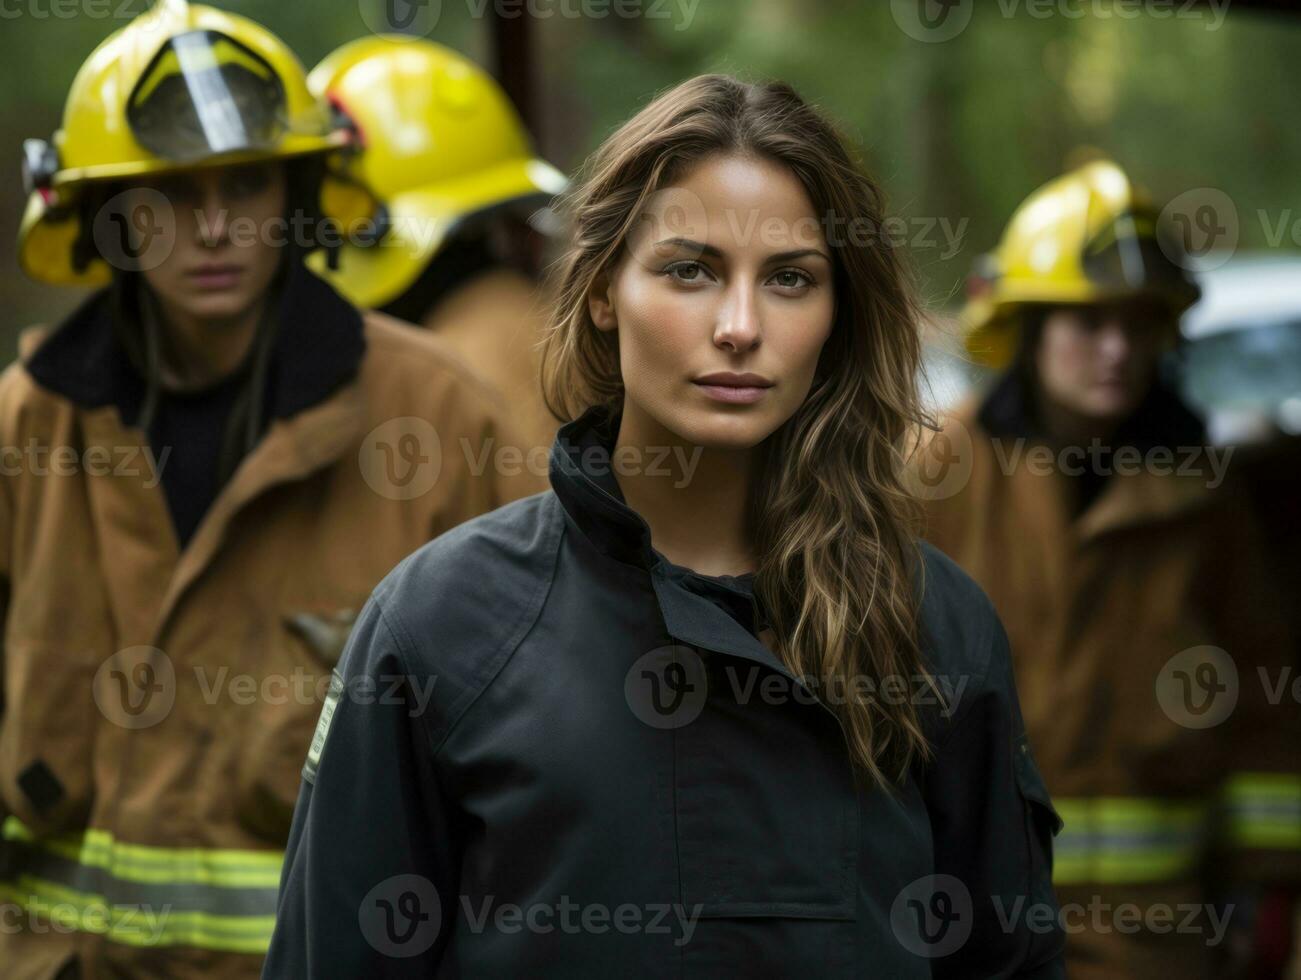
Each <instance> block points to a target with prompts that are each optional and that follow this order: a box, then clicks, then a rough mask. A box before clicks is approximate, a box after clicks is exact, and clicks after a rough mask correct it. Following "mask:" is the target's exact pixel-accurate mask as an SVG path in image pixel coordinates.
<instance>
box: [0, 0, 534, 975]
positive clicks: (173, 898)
mask: <svg viewBox="0 0 1301 980" xmlns="http://www.w3.org/2000/svg"><path fill="white" fill-rule="evenodd" d="M349 138H350V137H349V134H348V132H347V131H346V130H344V129H343V128H341V127H338V126H336V125H335V124H334V123H333V122H332V114H331V112H330V110H329V108H328V106H326V105H325V104H324V103H322V102H320V101H319V100H317V99H315V98H314V97H313V96H312V95H311V93H310V91H309V89H308V87H307V80H306V73H305V71H304V69H303V67H302V66H301V64H300V63H299V62H298V60H297V59H296V58H295V56H294V55H293V54H292V53H291V51H290V50H289V49H288V48H287V47H286V46H285V45H284V44H283V43H282V42H281V41H280V40H279V39H278V38H276V37H275V36H273V35H272V34H270V33H269V32H268V31H266V30H265V29H263V28H262V27H261V26H259V25H257V24H255V23H253V22H251V21H249V20H247V19H245V18H242V17H238V16H234V15H230V14H226V13H223V12H220V11H218V10H214V9H212V8H210V7H204V6H192V7H191V6H187V5H186V4H185V3H184V2H181V0H163V2H162V3H160V4H158V5H157V6H155V7H153V8H152V9H150V10H149V11H148V12H146V13H145V14H143V15H142V16H141V17H139V18H137V19H136V20H134V21H132V22H131V23H130V24H128V25H127V26H126V27H124V28H123V29H121V30H119V31H117V32H115V33H114V34H113V35H112V36H111V37H109V38H108V39H107V40H106V41H105V42H104V43H103V44H101V45H100V46H99V47H98V48H97V49H96V50H95V51H94V53H93V54H92V55H91V56H90V57H89V59H88V60H87V61H86V62H85V64H84V66H83V67H82V69H81V70H80V72H79V73H78V74H77V76H76V79H75V81H74V82H73V85H72V88H71V91H70V94H69V96H68V100H67V105H66V109H65V113H64V117H63V123H62V128H61V129H60V130H59V132H58V133H56V134H55V137H54V140H53V143H52V144H46V143H43V142H41V141H30V142H29V144H28V146H27V151H28V153H27V157H28V168H27V175H28V179H29V181H30V191H31V196H30V200H29V206H28V210H27V213H26V216H25V218H24V221H23V224H22V228H21V232H20V243H19V248H20V252H21V261H22V264H23V267H24V269H25V270H26V271H27V273H28V274H30V275H31V276H33V277H35V278H36V279H39V280H42V281H46V282H50V283H56V284H61V285H84V286H92V285H95V286H102V287H103V288H101V289H99V290H98V291H96V292H95V293H94V294H93V295H92V296H91V297H90V298H89V299H88V300H87V301H86V302H84V303H83V304H82V305H81V306H80V307H79V308H78V309H77V310H76V311H75V312H74V313H72V314H71V315H70V316H69V317H68V318H67V319H66V320H65V321H64V322H62V323H61V324H59V325H58V326H57V328H56V329H53V330H42V329H40V328H35V329H34V331H33V330H29V331H27V332H26V333H25V334H24V337H23V340H22V342H21V345H20V346H21V348H22V354H21V357H20V361H19V362H18V363H15V364H13V365H11V366H10V367H9V369H8V370H7V371H6V372H5V373H4V375H3V378H0V444H2V445H3V446H5V447H9V448H8V449H7V450H6V452H8V453H11V454H12V453H14V452H17V453H19V454H20V457H19V458H13V456H12V455H11V456H10V457H7V458H6V460H5V462H6V466H5V467H4V471H3V476H2V477H0V563H3V564H0V580H2V581H3V586H4V592H5V594H6V596H7V604H6V606H5V622H4V651H3V696H4V699H3V714H2V715H0V820H2V821H3V839H2V840H0V900H2V901H3V902H4V903H6V904H5V907H6V909H9V910H14V909H18V910H21V918H20V920H19V921H17V922H15V921H14V920H13V919H12V918H11V917H9V916H7V917H6V921H5V928H4V929H2V930H0V973H3V975H4V977H5V978H6V980H49V978H54V977H60V978H66V977H78V976H96V977H108V976H114V977H119V976H130V977H159V978H162V977H166V978H169V980H179V978H197V977H204V978H213V977H218V978H220V977H248V978H252V977H257V976H258V975H259V972H260V967H261V962H262V959H263V954H264V952H265V949H266V946H267V943H268V940H269V938H270V936H271V932H272V926H273V914H274V910H275V900H276V889H277V885H278V882H279V877H280V865H281V862H282V856H283V855H282V848H283V845H284V843H285V840H286V835H287V832H288V829H289V823H290V818H291V816H292V813H293V807H294V802H295V799H296V797H297V793H298V785H299V775H300V771H301V767H302V765H303V761H304V759H305V758H306V757H307V753H308V749H309V742H310V738H311V734H312V731H313V728H314V726H315V724H316V720H317V716H318V714H319V712H320V703H321V700H322V696H323V693H324V691H323V688H324V686H325V685H327V684H328V680H329V674H330V671H331V669H332V667H333V665H334V662H335V661H336V660H337V658H338V656H339V654H340V653H341V650H342V647H343V643H344V640H345V638H346V636H347V633H348V630H349V628H350V625H351V622H352V619H353V617H354V616H355V615H356V612H357V611H358V610H359V609H360V608H361V606H362V604H363V603H364V602H365V600H366V598H367V596H368V595H369V593H370V590H371V588H372V587H373V586H374V585H375V583H376V582H378V581H379V580H380V578H381V577H382V576H383V575H384V574H385V573H387V572H388V571H389V570H390V569H391V568H392V567H393V566H394V564H396V563H397V562H398V561H399V560H401V559H402V558H403V557H404V556H406V555H407V554H408V553H409V552H411V551H413V550H414V549H415V548H417V547H418V546H419V545H420V544H422V543H423V542H425V541H426V540H428V539H429V538H431V537H432V536H435V535H437V534H439V533H441V532H442V531H444V530H446V529H448V528H450V527H452V526H454V525H456V524H458V523H460V522H461V521H464V520H466V519H469V518H470V517H473V516H475V515H477V514H480V513H482V512H484V511H487V510H490V509H492V508H493V507H495V506H497V505H498V504H500V503H503V502H505V500H506V499H507V498H508V497H509V496H510V495H511V494H512V493H514V490H512V489H511V487H512V481H511V480H509V479H501V480H498V478H496V477H495V476H494V474H495V472H496V469H495V468H493V467H492V466H491V465H490V466H489V467H488V468H487V469H486V470H483V469H479V468H477V466H476V454H478V453H479V450H480V447H483V446H485V445H488V444H489V443H490V441H491V440H500V439H502V438H503V436H504V434H505V432H506V430H504V429H503V428H502V426H503V425H508V423H505V422H503V420H502V408H503V406H502V405H501V404H500V403H499V402H498V401H497V399H496V397H495V395H494V393H493V390H492V389H491V387H490V386H489V385H487V384H486V383H485V382H483V381H482V380H480V379H478V378H477V377H476V376H475V375H473V374H472V373H471V372H468V371H467V370H465V368H464V366H463V364H462V362H461V360H460V359H459V358H458V357H457V356H456V355H454V354H452V353H450V352H449V351H448V350H447V349H446V348H445V346H444V345H443V344H442V343H441V342H440V341H438V340H437V339H436V338H434V337H432V336H429V335H425V334H421V333H418V332H416V331H414V330H412V329H410V327H409V326H407V325H405V324H399V323H397V322H396V321H394V320H392V319H390V318H387V317H384V316H382V315H378V314H367V315H365V316H363V315H362V314H361V313H359V312H358V311H357V309H356V308H355V307H353V306H352V305H351V304H350V303H348V302H347V301H346V300H344V299H343V298H342V297H340V296H339V295H338V293H336V292H335V290H334V289H333V288H331V287H330V286H329V285H327V284H326V283H325V282H323V281H322V280H321V279H320V278H318V277H317V276H316V275H314V274H313V273H311V272H310V271H308V269H307V268H306V266H305V264H304V259H305V255H306V254H307V253H308V252H310V251H311V250H312V249H313V248H314V247H315V246H317V245H319V244H320V243H321V242H323V241H325V240H326V239H327V238H329V237H330V236H329V235H326V234H325V231H326V230H328V229H330V228H333V229H334V238H335V240H336V241H337V240H338V238H339V236H340V234H341V232H342V230H343V229H344V228H345V227H347V226H349V222H355V221H357V220H360V219H361V217H363V216H365V215H367V214H368V213H369V210H370V207H371V205H370V201H371V199H370V197H369V195H367V194H365V193H364V192H362V191H360V189H359V188H357V187H355V186H354V185H351V184H350V183H348V182H347V180H346V179H344V178H341V177H340V176H338V174H337V173H335V172H334V170H332V164H331V161H332V160H333V158H334V155H335V154H338V153H340V152H344V153H346V152H347V151H348V146H349ZM327 218H328V219H329V220H331V221H332V222H333V224H331V225H327V224H326V223H325V222H326V219H327ZM241 224H242V225H243V227H242V229H241V227H240V226H241ZM514 438H516V437H514V436H513V435H511V436H510V439H514ZM380 694H382V692H372V695H373V696H379V695H380Z"/></svg>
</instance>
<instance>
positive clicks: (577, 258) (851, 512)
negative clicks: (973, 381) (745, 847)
mask: <svg viewBox="0 0 1301 980" xmlns="http://www.w3.org/2000/svg"><path fill="white" fill-rule="evenodd" d="M718 153H726V154H742V155H748V156H757V157H761V158H766V159H769V160H773V161H776V162H777V163H780V164H783V165H785V166H786V167H788V168H789V169H790V170H791V172H792V173H794V174H795V176H796V177H797V178H798V179H799V181H800V182H801V184H802V185H803V187H804V190H805V191H806V193H807V194H808V196H809V199H810V200H811V201H812V203H813V205H814V209H815V213H816V214H817V215H821V216H828V217H830V216H841V220H840V221H838V222H837V223H836V226H834V227H829V226H828V225H827V224H825V223H824V233H825V235H826V238H827V243H828V245H830V246H831V251H832V258H833V262H834V265H835V269H834V275H833V282H834V291H835V300H836V303H835V309H836V313H835V321H834V324H833V326H832V330H831V333H830V335H829V337H828V339H827V342H826V344H825V346H824V347H823V350H822V353H821V356H820V359H819V365H818V370H817V373H816V375H815V380H814V384H813V388H812V390H811V391H810V393H809V396H808V398H807V399H806V400H805V402H804V404H803V405H802V406H801V407H800V408H799V410H798V411H797V412H796V413H795V414H794V415H793V416H792V417H791V418H790V419H789V420H787V421H786V422H785V423H783V425H782V426H781V427H780V428H779V429H778V430H777V431H776V432H774V433H773V434H772V435H771V436H769V437H768V439H767V440H765V443H766V445H765V450H766V451H765V452H764V454H763V463H762V465H761V468H760V474H759V478H758V479H757V480H756V481H755V484H754V487H753V489H752V493H751V497H750V500H749V503H748V513H747V519H748V522H749V526H750V528H751V529H752V533H753V534H754V543H755V545H756V548H755V550H756V553H757V554H758V556H759V559H758V568H757V570H756V573H755V593H756V598H757V599H758V600H759V602H760V604H761V606H762V608H763V609H764V610H765V612H766V613H767V616H768V619H769V621H770V623H771V625H772V628H773V631H774V633H775V637H776V648H777V653H778V655H779V656H780V658H781V659H782V661H783V662H784V663H785V664H786V665H787V666H788V667H789V668H790V670H791V671H792V673H794V674H795V675H796V676H797V677H812V678H816V679H817V680H818V682H819V683H820V684H823V685H827V686H828V687H830V689H832V690H836V691H838V692H851V691H854V690H856V687H855V685H854V684H853V681H854V679H855V678H859V677H867V678H871V679H872V680H873V681H875V682H877V683H878V684H879V682H880V681H882V680H883V679H885V678H887V677H901V678H905V679H907V680H911V679H912V678H914V677H923V678H925V679H926V682H927V684H928V685H930V686H931V687H932V688H933V684H932V683H931V679H930V675H929V674H928V672H927V670H926V667H925V665H924V663H923V657H922V653H921V645H920V642H919V637H918V633H919V626H918V621H919V616H918V606H919V596H918V581H919V580H918V579H916V578H915V577H914V576H915V575H916V573H917V571H918V566H919V563H918V562H917V552H916V544H915V536H914V534H913V529H914V527H915V517H916V515H915V511H914V508H913V501H912V499H911V497H910V496H909V494H908V493H907V492H906V491H905V489H904V486H903V483H902V481H901V471H902V466H903V457H902V454H903V452H904V447H905V439H906V437H907V436H908V434H909V433H910V432H913V431H915V429H914V425H915V424H917V423H921V422H923V421H924V416H923V413H922V410H921V408H920V403H919V398H918V392H917V381H916V378H917V372H918V368H919V362H920V359H921V340H920V337H919V333H918V322H919V320H918V309H917V306H916V300H915V293H914V288H913V282H912V278H911V275H910V274H909V272H908V270H907V267H906V265H905V264H904V262H903V261H902V258H901V256H900V255H899V253H898V251H897V250H896V249H894V248H892V247H891V245H890V244H889V243H888V242H886V241H884V240H883V239H882V236H881V235H879V234H869V235H863V234H858V235H844V233H843V230H842V231H841V232H840V233H839V234H833V232H834V230H835V227H842V228H843V226H844V225H845V224H846V223H847V222H846V220H845V219H848V220H852V221H854V222H856V227H857V228H859V229H860V230H861V229H877V230H879V229H880V228H881V227H882V221H883V219H884V204H883V200H882V196H881V192H880V190H879V189H878V188H877V186H876V185H875V184H874V183H873V182H872V180H871V179H870V178H869V177H867V176H866V174H865V173H864V172H863V169H862V168H861V166H859V165H858V163H857V162H856V161H855V159H854V158H853V156H852V155H851V153H850V152H849V150H848V148H847V144H846V142H845V140H844V139H843V138H842V137H841V136H840V135H839V134H838V133H837V131H836V130H835V128H834V127H833V126H832V125H831V124H830V123H829V122H828V121H827V119H826V118H824V117H823V116H822V115H821V113H819V112H818V111H817V110H816V109H814V108H813V107H812V106H810V105H809V104H808V103H806V102H805V101H804V100H803V99H802V98H800V96H799V95H798V94H796V92H795V91H794V90H793V89H792V88H791V87H790V86H788V85H785V84H783V83H780V82H768V83H762V84H750V83H746V82H742V81H739V80H737V79H735V78H731V77H729V76H726V75H702V76H700V77H697V78H693V79H691V80H689V81H686V82H683V83H682V84H680V85H678V86H677V87H675V88H673V89H672V90H670V91H668V92H665V93H664V94H662V95H660V96H659V97H658V98H656V99H655V100H654V101H653V102H651V103H650V104H649V105H648V106H646V107H645V108H644V109H642V110H641V111H640V112H638V113H637V114H636V115H635V116H634V117H633V118H632V119H630V120H629V121H628V122H627V123H625V124H624V125H623V126H622V127H621V128H620V129H619V130H618V131H617V132H615V133H614V134H613V135H611V136H610V137H609V138H608V139H607V140H606V141H605V142H604V143H603V144H602V145H601V147H600V148H599V149H598V150H597V151H596V152H595V153H594V154H593V155H592V156H591V158H590V159H589V160H588V161H587V163H586V165H585V167H584V169H583V172H582V173H581V174H580V178H579V180H577V181H576V182H575V184H574V185H573V188H572V189H571V191H570V192H569V194H568V195H567V196H566V198H565V199H564V201H563V202H562V204H563V210H564V211H565V212H566V213H567V215H568V217H569V218H570V220H571V221H572V225H573V228H572V236H573V237H572V240H571V244H570V246H569V249H568V251H567V252H566V254H564V255H563V256H562V257H561V259H560V260H559V262H558V263H557V266H556V276H557V280H558V281H557V283H556V288H557V305H556V307H555V312H554V314H553V316H552V319H551V323H550V326H549V329H548V331H547V335H546V338H545V340H544V342H543V364H542V386H543V393H544V396H545V398H546V401H547V405H548V407H549V408H550V409H551V411H552V412H553V413H554V414H555V415H556V416H557V417H558V418H561V419H572V418H576V417H578V416H579V415H581V414H582V413H583V412H584V411H585V410H586V409H588V408H590V407H592V406H594V405H605V406H607V407H608V408H609V409H610V410H612V411H616V412H617V411H619V410H621V408H622V404H623V398H624V386H623V381H622V377H621V374H620V368H619V347H618V334H617V331H609V332H603V331H600V330H597V329H596V326H595V324H594V323H593V322H592V320H591V317H590V314H589V312H588V305H587V298H588V294H589V293H590V292H591V290H592V287H593V283H594V282H595V281H596V279H597V278H598V276H599V275H600V274H601V273H603V272H608V271H610V270H611V269H612V268H613V266H614V265H615V264H616V263H617V262H618V260H619V258H620V256H621V254H622V251H623V249H624V248H625V244H626V241H627V239H628V236H629V233H630V232H631V231H632V229H633V228H634V226H635V224H636V222H637V220H638V218H639V216H640V215H641V214H642V212H643V208H644V207H645V206H646V204H647V201H648V199H649V198H650V196H651V195H652V194H654V193H655V192H656V191H657V190H660V189H662V188H665V187H668V186H671V185H672V184H673V183H674V182H675V181H676V180H678V179H680V178H681V177H682V176H683V175H684V174H685V173H686V172H687V170H688V169H689V168H690V167H692V166H693V165H694V164H696V163H698V162H699V161H701V160H702V159H704V158H705V157H707V156H711V155H713V154H718ZM824 220H825V219H824ZM842 239H843V240H842ZM833 685H834V686H833ZM876 689H877V690H879V687H878V688H876ZM909 689H910V690H911V689H912V688H911V685H910V686H909ZM834 700H835V701H837V702H838V703H829V704H828V706H829V707H831V708H832V710H833V711H834V712H835V713H836V714H837V716H838V717H839V719H840V722H841V727H842V729H843V730H844V733H845V737H846V740H847V742H848V746H849V750H850V753H851V755H852V756H853V759H854V761H855V763H856V764H857V766H858V768H859V769H860V770H861V771H862V772H864V773H865V774H867V776H868V777H869V778H870V779H871V780H872V781H873V782H875V783H877V784H879V785H882V786H888V785H890V784H892V783H893V782H894V781H896V780H899V781H902V779H903V778H904V776H905V775H906V772H907V770H908V768H909V766H910V765H911V764H912V763H913V762H914V761H916V760H919V759H924V758H927V757H928V756H929V751H930V750H929V746H928V744H927V741H926V737H925V735H924V732H923V727H922V724H921V722H920V719H919V715H918V711H917V706H916V704H914V703H913V702H912V701H911V699H907V698H905V699H902V700H904V701H905V703H903V704H890V703H885V702H882V701H880V700H878V699H876V698H872V697H869V698H866V699H862V698H860V699H850V698H849V697H844V696H842V697H837V698H836V699H834ZM824 701H830V699H826V698H824Z"/></svg>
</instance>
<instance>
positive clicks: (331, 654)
mask: <svg viewBox="0 0 1301 980" xmlns="http://www.w3.org/2000/svg"><path fill="white" fill-rule="evenodd" d="M358 608H360V607H359V606H348V607H344V608H334V609H327V610H306V609H295V610H290V611H286V612H284V613H283V614H282V615H281V616H280V618H279V622H278V623H277V624H276V625H275V627H273V630H272V631H273V632H274V633H275V634H276V639H275V643H274V644H273V650H272V658H271V660H272V661H273V663H272V664H269V665H268V668H267V670H268V674H269V675H270V674H271V673H273V672H274V673H275V674H276V676H274V677H272V678H271V682H270V683H265V684H264V691H265V692H266V696H264V697H263V698H262V699H261V700H260V702H259V704H258V706H257V710H256V711H255V712H254V713H253V716H252V718H251V725H250V726H249V728H248V729H247V730H245V731H244V732H243V733H242V736H241V737H242V739H243V742H244V746H243V749H242V751H241V753H240V758H239V772H238V775H237V790H238V796H239V799H238V811H239V812H238V816H239V820H240V823H241V824H243V825H244V826H245V827H246V828H247V829H249V830H251V831H252V832H253V833H255V834H257V835H258V836H259V837H262V838H263V839H265V840H268V841H270V842H273V843H277V844H283V843H284V841H285V840H286V839H287V838H288V836H289V826H290V824H291V823H292V821H293V815H294V806H295V804H296V803H297V801H298V790H299V782H300V779H301V775H302V771H303V763H304V761H305V760H306V759H307V753H308V749H309V748H310V746H311V741H312V733H313V732H314V731H315V729H316V723H317V720H318V719H319V717H320V714H321V706H322V704H323V703H324V700H325V695H326V693H327V691H328V688H329V684H330V674H331V671H332V670H333V669H334V667H335V666H336V665H337V664H338V661H339V657H340V655H341V654H342V653H343V648H344V645H345V644H346V642H347V639H348V636H349V634H350V632H351V630H352V625H353V622H354V621H355V620H356V618H357V609H358Z"/></svg>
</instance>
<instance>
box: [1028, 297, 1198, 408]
mask: <svg viewBox="0 0 1301 980" xmlns="http://www.w3.org/2000/svg"><path fill="white" fill-rule="evenodd" d="M1173 331H1174V324H1173V323H1172V322H1171V320H1170V315H1169V313H1168V312H1167V311H1166V310H1165V308H1164V307H1162V306H1160V305H1159V304H1155V303H1153V302H1152V301H1150V300H1129V301H1125V302H1118V303H1098V304H1090V305H1088V306H1083V307H1061V308H1058V309H1055V310H1053V311H1052V312H1050V313H1049V314H1048V316H1047V318H1046V319H1045V320H1044V326H1043V332H1042V334H1041V335H1040V339H1039V344H1038V348H1037V350H1036V352H1035V367H1036V373H1037V375H1038V378H1039V384H1040V387H1041V389H1042V391H1043V394H1044V395H1045V396H1046V397H1047V398H1049V399H1051V400H1052V401H1053V402H1055V403H1056V404H1057V405H1058V406H1060V407H1061V408H1064V409H1066V410H1068V411H1070V412H1072V413H1074V414H1076V415H1079V416H1082V417H1084V418H1087V419H1093V420H1097V421H1100V422H1106V423H1115V422H1119V421H1121V420H1123V419H1124V418H1125V417H1127V416H1128V415H1130V414H1131V413H1132V412H1133V411H1134V410H1135V409H1136V408H1137V407H1138V405H1139V403H1140V402H1141V401H1142V400H1143V398H1144V396H1146V394H1147V392H1148V389H1149V388H1150V387H1151V385H1152V379H1153V377H1154V375H1155V373H1156V364H1157V359H1158V358H1159V357H1160V354H1161V351H1162V349H1164V347H1165V346H1166V345H1167V344H1168V343H1169V341H1170V339H1171V336H1172V334H1173Z"/></svg>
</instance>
